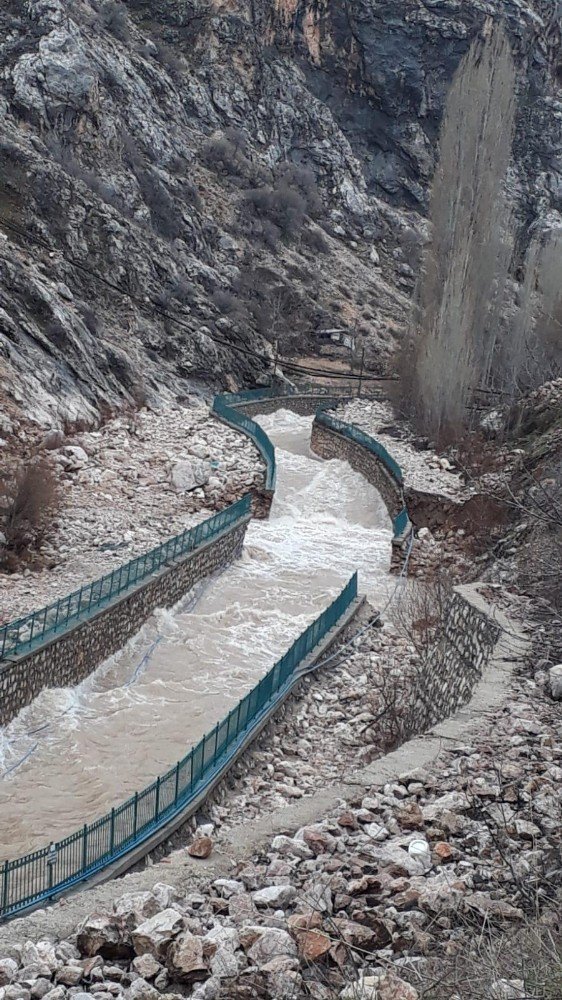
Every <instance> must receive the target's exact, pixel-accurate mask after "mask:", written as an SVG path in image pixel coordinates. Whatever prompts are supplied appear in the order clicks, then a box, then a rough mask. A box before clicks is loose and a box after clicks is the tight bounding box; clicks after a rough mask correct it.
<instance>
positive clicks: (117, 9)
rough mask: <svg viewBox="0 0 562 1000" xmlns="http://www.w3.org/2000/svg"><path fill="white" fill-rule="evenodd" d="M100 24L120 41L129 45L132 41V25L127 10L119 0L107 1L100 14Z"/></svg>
mask: <svg viewBox="0 0 562 1000" xmlns="http://www.w3.org/2000/svg"><path fill="white" fill-rule="evenodd" d="M99 19H100V24H101V26H102V27H103V28H105V30H106V31H109V32H111V34H112V35H113V36H114V38H117V39H118V41H120V42H123V44H125V45H126V44H127V43H128V42H130V40H131V25H130V21H129V17H128V15H127V8H126V7H125V6H124V5H123V4H122V3H118V2H117V0H106V2H105V3H104V4H102V6H101V9H100V12H99Z"/></svg>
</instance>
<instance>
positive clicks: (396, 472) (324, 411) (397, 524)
mask: <svg viewBox="0 0 562 1000" xmlns="http://www.w3.org/2000/svg"><path fill="white" fill-rule="evenodd" d="M330 405H331V404H328V407H329V406H330ZM315 419H316V420H317V421H318V423H320V424H324V426H325V427H330V428H331V429H332V430H334V431H337V432H338V434H342V435H343V436H344V437H347V438H349V439H350V440H351V441H355V442H356V444H358V445H360V446H361V447H362V448H366V450H367V451H370V452H371V453H372V454H373V455H376V456H377V458H378V459H379V461H380V462H381V463H382V464H383V465H384V467H385V469H386V470H387V472H389V473H390V475H391V476H392V478H393V479H394V481H395V483H396V485H397V486H398V487H399V489H400V492H401V495H402V500H404V495H403V490H404V477H403V475H402V469H401V468H400V466H399V465H398V462H397V461H396V460H395V459H394V458H393V457H392V455H390V454H389V453H388V451H387V450H386V448H384V447H383V445H382V444H379V442H378V441H377V440H376V439H375V438H373V437H371V436H370V434H366V433H365V431H362V430H360V428H359V427H356V426H355V424H347V423H345V421H343V420H338V418H337V417H335V416H334V415H333V413H330V412H329V410H328V408H325V407H324V406H322V405H320V407H319V408H318V410H317V412H316V417H315ZM392 527H393V532H394V539H395V541H403V539H404V536H405V535H406V534H407V532H408V529H411V524H410V518H409V516H408V510H407V508H406V505H405V504H404V506H403V508H402V510H401V511H400V513H399V514H398V515H397V516H396V517H395V518H394V520H393V522H392Z"/></svg>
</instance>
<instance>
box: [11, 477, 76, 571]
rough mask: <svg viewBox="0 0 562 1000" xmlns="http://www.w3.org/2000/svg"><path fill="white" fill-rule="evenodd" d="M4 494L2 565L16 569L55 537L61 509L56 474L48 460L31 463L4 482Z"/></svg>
mask: <svg viewBox="0 0 562 1000" xmlns="http://www.w3.org/2000/svg"><path fill="white" fill-rule="evenodd" d="M0 491H1V493H2V494H3V498H4V499H3V502H2V506H3V513H4V518H3V533H4V535H5V538H6V542H5V544H4V545H3V546H2V547H0V565H2V566H3V567H4V568H5V569H8V570H15V569H17V567H18V565H19V563H20V562H21V561H22V560H26V559H28V558H29V557H30V556H31V555H32V554H33V553H34V552H37V551H38V549H40V548H41V545H42V544H43V543H44V542H45V541H46V540H47V539H48V538H49V537H51V535H52V534H53V531H54V528H55V525H56V517H57V514H58V513H59V510H60V507H61V492H60V489H59V486H58V482H57V480H56V478H55V474H54V472H53V470H52V468H51V466H50V465H49V464H48V462H47V461H46V460H44V459H40V460H39V461H34V462H30V463H28V464H27V465H24V466H23V467H21V468H20V469H19V470H18V471H17V472H16V473H15V474H14V475H12V476H10V477H4V478H3V479H2V480H0Z"/></svg>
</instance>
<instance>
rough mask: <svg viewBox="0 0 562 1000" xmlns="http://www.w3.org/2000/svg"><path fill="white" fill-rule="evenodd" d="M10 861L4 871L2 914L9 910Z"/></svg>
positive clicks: (5, 865)
mask: <svg viewBox="0 0 562 1000" xmlns="http://www.w3.org/2000/svg"><path fill="white" fill-rule="evenodd" d="M9 863H10V862H9V861H5V862H4V868H3V871H2V907H1V909H0V913H5V912H6V910H7V909H8V876H9V872H10V869H9V867H8V865H9Z"/></svg>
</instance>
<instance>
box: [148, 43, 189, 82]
mask: <svg viewBox="0 0 562 1000" xmlns="http://www.w3.org/2000/svg"><path fill="white" fill-rule="evenodd" d="M154 44H155V45H156V59H157V60H158V62H159V63H160V65H161V66H163V67H164V69H166V70H167V71H168V73H169V74H170V76H171V77H172V79H173V80H180V79H181V77H182V76H183V73H184V71H185V65H184V62H183V60H182V58H181V56H179V55H178V53H177V52H176V50H175V49H174V48H172V46H171V45H168V44H167V43H166V42H163V41H162V40H159V41H156V42H155V43H154Z"/></svg>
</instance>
